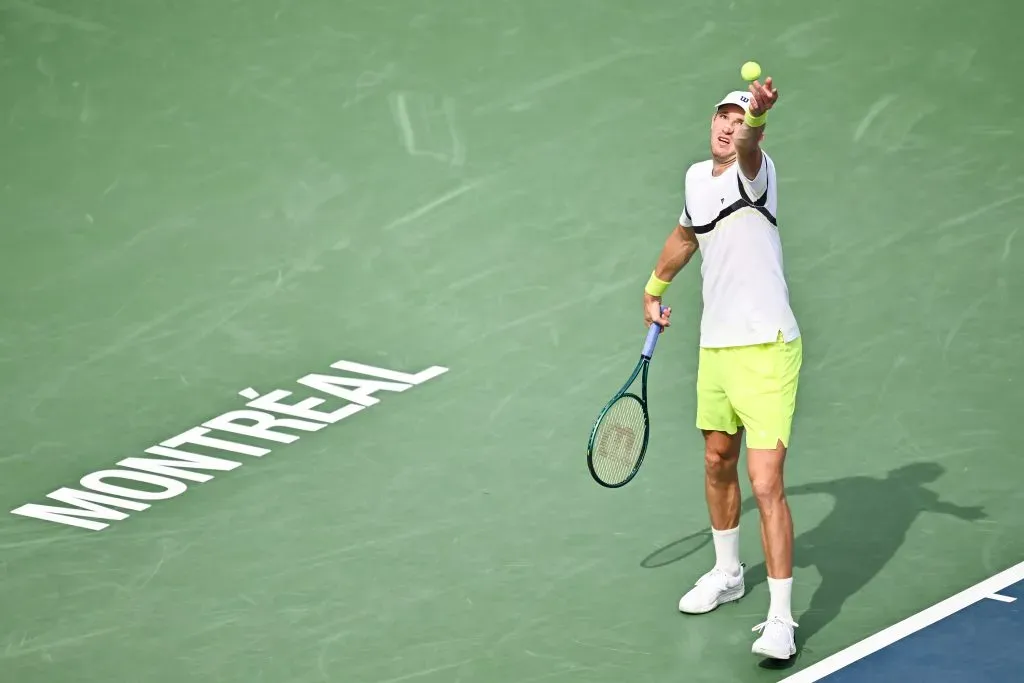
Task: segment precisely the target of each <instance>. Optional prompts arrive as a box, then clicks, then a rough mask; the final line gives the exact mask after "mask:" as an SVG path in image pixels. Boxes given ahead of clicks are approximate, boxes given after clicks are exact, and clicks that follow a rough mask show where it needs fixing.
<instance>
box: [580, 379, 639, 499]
mask: <svg viewBox="0 0 1024 683" xmlns="http://www.w3.org/2000/svg"><path fill="white" fill-rule="evenodd" d="M646 428H647V419H646V416H645V415H644V410H643V406H642V405H641V403H640V401H638V400H637V399H636V397H634V396H629V395H625V396H622V397H621V398H619V400H617V401H616V402H615V403H613V404H612V405H611V407H610V408H609V409H608V412H607V413H605V415H604V417H603V419H602V420H601V424H600V425H599V426H598V428H597V434H596V438H595V440H594V457H593V466H594V470H595V472H596V473H597V475H598V476H599V477H600V478H601V480H603V481H605V482H608V483H618V482H622V481H625V480H626V479H628V478H629V477H630V475H631V474H632V473H633V471H634V469H635V468H636V466H637V463H638V461H639V460H640V456H641V455H642V454H643V451H644V435H645V433H646Z"/></svg>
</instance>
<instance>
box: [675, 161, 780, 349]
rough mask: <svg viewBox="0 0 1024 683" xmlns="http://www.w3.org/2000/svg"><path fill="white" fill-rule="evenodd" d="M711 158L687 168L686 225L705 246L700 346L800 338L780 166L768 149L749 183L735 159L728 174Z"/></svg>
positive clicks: (683, 217) (702, 250)
mask: <svg viewBox="0 0 1024 683" xmlns="http://www.w3.org/2000/svg"><path fill="white" fill-rule="evenodd" d="M712 165H713V162H712V161H711V160H710V159H709V160H707V161H701V162H699V163H696V164H694V165H692V166H690V168H689V169H687V171H686V181H685V186H684V204H683V213H682V215H681V216H680V217H679V224H680V225H683V226H685V227H688V228H692V229H693V231H694V232H695V233H696V235H697V242H698V244H699V245H700V254H701V266H700V273H701V279H702V296H703V299H704V311H703V313H702V315H701V321H700V345H701V346H703V347H706V348H720V347H725V346H748V345H751V344H764V343H767V342H773V341H776V340H777V339H778V336H779V333H781V334H782V337H783V339H784V340H785V341H792V340H793V339H796V338H797V337H799V336H800V328H799V327H798V326H797V322H796V317H795V316H794V315H793V311H792V309H791V308H790V304H789V287H788V285H787V283H786V277H785V274H784V272H783V267H782V241H781V239H780V237H779V229H778V227H777V225H776V219H775V216H776V211H777V209H778V197H777V193H776V187H777V183H776V177H775V164H774V163H773V162H772V160H771V158H770V157H769V156H768V155H767V154H764V153H763V152H762V161H761V170H760V171H758V174H757V177H756V178H755V179H754V180H753V181H750V180H747V178H746V177H745V176H744V175H743V173H742V171H740V168H739V162H738V161H737V162H735V163H733V164H732V165H731V166H729V168H727V169H726V170H725V172H723V173H722V175H720V176H717V177H716V176H713V175H712V174H711V170H712Z"/></svg>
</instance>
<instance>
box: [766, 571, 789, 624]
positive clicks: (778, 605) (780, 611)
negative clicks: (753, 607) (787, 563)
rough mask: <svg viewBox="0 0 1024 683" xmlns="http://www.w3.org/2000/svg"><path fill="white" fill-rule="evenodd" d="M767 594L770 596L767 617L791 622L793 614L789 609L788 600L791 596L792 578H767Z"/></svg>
mask: <svg viewBox="0 0 1024 683" xmlns="http://www.w3.org/2000/svg"><path fill="white" fill-rule="evenodd" d="M768 593H769V594H770V595H771V605H770V606H769V607H768V616H769V617H782V618H783V619H789V620H790V621H793V612H792V609H791V607H790V598H791V597H792V595H793V577H792V576H791V577H789V578H788V579H773V578H772V577H770V576H769V577H768Z"/></svg>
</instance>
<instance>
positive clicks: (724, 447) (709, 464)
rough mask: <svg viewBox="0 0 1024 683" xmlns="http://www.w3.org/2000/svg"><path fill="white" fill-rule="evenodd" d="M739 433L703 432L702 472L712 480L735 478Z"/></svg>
mask: <svg viewBox="0 0 1024 683" xmlns="http://www.w3.org/2000/svg"><path fill="white" fill-rule="evenodd" d="M739 440H740V433H739V432H737V433H736V434H726V433H724V432H705V434H704V470H705V471H706V472H707V474H708V476H709V477H710V478H711V479H712V480H719V479H722V480H724V479H730V480H731V479H733V478H735V477H736V463H737V462H738V461H739V450H740V449H739Z"/></svg>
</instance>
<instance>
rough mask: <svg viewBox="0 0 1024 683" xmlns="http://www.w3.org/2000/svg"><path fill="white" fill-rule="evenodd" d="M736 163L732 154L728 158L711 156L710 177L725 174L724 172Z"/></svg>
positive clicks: (734, 154) (734, 155)
mask: <svg viewBox="0 0 1024 683" xmlns="http://www.w3.org/2000/svg"><path fill="white" fill-rule="evenodd" d="M734 163H736V153H735V152H733V153H732V154H730V155H729V156H725V157H716V156H715V155H713V154H712V155H711V175H713V176H720V175H722V174H723V173H725V170H726V169H727V168H729V167H730V166H732V165H733V164H734Z"/></svg>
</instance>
